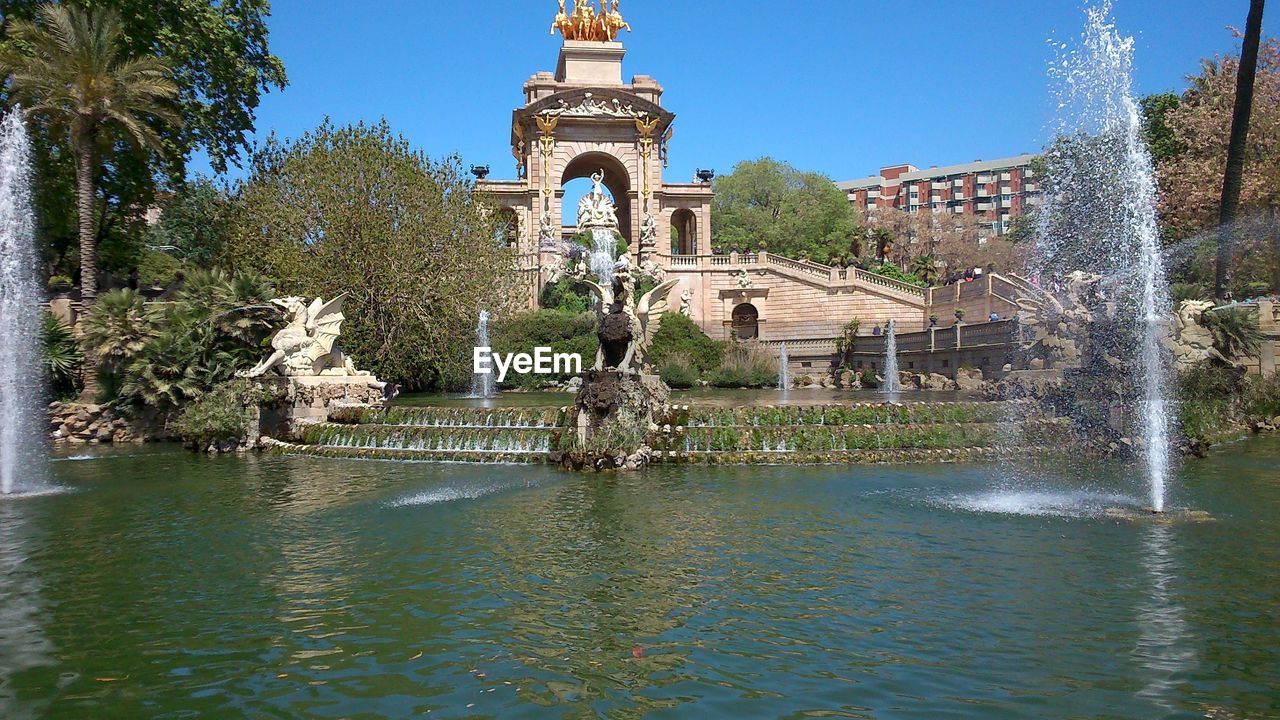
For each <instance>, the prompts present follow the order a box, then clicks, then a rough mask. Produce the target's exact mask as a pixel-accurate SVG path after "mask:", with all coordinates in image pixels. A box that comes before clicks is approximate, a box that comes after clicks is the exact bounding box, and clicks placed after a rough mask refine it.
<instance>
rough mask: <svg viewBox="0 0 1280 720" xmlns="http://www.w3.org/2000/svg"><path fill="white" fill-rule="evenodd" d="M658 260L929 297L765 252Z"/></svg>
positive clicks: (864, 274)
mask: <svg viewBox="0 0 1280 720" xmlns="http://www.w3.org/2000/svg"><path fill="white" fill-rule="evenodd" d="M657 258H658V260H659V262H660V263H662V264H663V265H665V266H666V267H668V268H670V269H672V270H677V271H683V270H697V269H713V268H714V269H718V270H725V269H729V268H743V267H759V266H765V267H772V268H778V269H781V270H785V271H789V272H792V273H797V274H801V275H805V276H808V277H811V278H814V279H818V280H825V281H826V282H827V283H828V284H831V285H835V284H840V285H848V284H850V283H852V284H861V285H874V286H876V287H879V288H884V289H887V290H893V291H896V292H899V293H903V294H905V295H911V296H914V297H916V298H919V299H921V300H924V299H925V297H926V290H925V288H922V287H919V286H917V285H912V284H911V283H908V282H903V281H901V280H896V279H894V278H891V277H886V276H884V275H878V274H876V273H873V272H869V271H867V270H861V269H858V268H853V267H850V268H837V267H832V266H830V265H823V264H821V263H816V262H813V261H812V260H793V259H791V258H788V257H783V256H781V255H774V254H772V253H768V252H763V251H761V252H758V253H729V254H728V255H663V254H660V253H659V254H657ZM735 271H736V270H735Z"/></svg>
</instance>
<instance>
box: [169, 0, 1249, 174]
mask: <svg viewBox="0 0 1280 720" xmlns="http://www.w3.org/2000/svg"><path fill="white" fill-rule="evenodd" d="M1083 7H1084V5H1083V3H1081V2H1079V1H1077V0H914V1H908V2H903V1H900V0H899V1H891V2H869V1H863V0H828V1H827V2H807V3H798V2H794V3H782V2H768V1H766V0H697V1H695V2H672V1H671V0H623V1H622V12H623V15H624V16H625V17H626V19H627V20H628V21H629V22H630V23H631V26H632V27H633V28H634V30H635V31H634V32H633V33H631V34H629V35H628V34H626V33H624V34H623V41H624V42H625V44H626V47H627V56H626V59H625V60H624V65H623V76H624V79H627V80H629V79H630V78H631V76H632V75H635V74H646V75H651V76H653V77H654V78H656V79H657V80H658V82H659V83H661V84H662V85H663V87H664V88H665V90H666V93H665V94H664V96H663V105H664V107H666V108H668V109H669V110H672V111H673V112H675V113H676V116H677V117H676V132H675V136H674V138H673V139H672V143H671V155H670V160H671V165H670V168H669V169H668V170H667V173H666V177H667V179H668V180H671V181H681V182H682V181H687V180H689V179H690V178H692V175H693V171H694V169H695V168H698V167H709V168H714V169H715V170H717V171H718V172H719V173H721V174H723V173H725V172H727V171H729V170H730V169H731V168H732V166H733V165H734V163H736V162H738V161H740V160H744V159H751V158H756V157H759V156H762V155H771V156H773V157H775V158H778V159H782V160H786V161H788V162H790V163H792V164H793V165H795V166H796V167H798V168H801V169H803V170H817V171H820V172H823V173H825V174H827V175H828V176H830V177H831V178H832V179H834V180H846V179H851V178H856V177H864V176H867V175H871V174H874V173H875V171H876V170H877V169H878V168H879V167H881V166H883V165H890V164H894V163H899V162H910V163H913V164H915V165H918V166H921V167H927V166H929V165H946V164H951V163H958V162H968V161H970V160H974V159H977V158H983V159H991V158H996V157H1002V156H1006V155H1014V154H1017V153H1020V152H1033V151H1036V150H1038V149H1039V148H1040V146H1041V145H1042V142H1043V139H1044V128H1045V126H1046V123H1047V121H1048V119H1049V113H1050V107H1049V103H1048V99H1047V98H1048V93H1047V90H1046V87H1047V86H1046V80H1045V68H1046V65H1047V63H1048V62H1049V61H1050V60H1051V59H1052V58H1053V57H1054V51H1053V49H1052V48H1051V46H1050V42H1051V41H1052V42H1062V41H1070V40H1072V39H1074V38H1076V37H1077V36H1078V35H1079V33H1080V31H1081V29H1082V27H1083V21H1084V13H1083ZM555 10H556V3H555V1H554V0H488V1H487V2H439V1H437V0H417V1H414V0H366V1H363V2H351V0H343V1H342V2H338V1H337V0H273V2H272V12H273V15H272V17H271V18H270V20H269V22H270V29H271V38H270V43H271V48H272V50H273V51H274V52H275V53H276V54H277V55H279V56H280V57H281V58H282V59H283V60H284V63H285V67H286V69H287V71H288V74H289V86H288V87H287V88H285V90H283V91H282V92H274V93H271V94H269V95H267V96H265V98H264V99H263V102H262V105H261V106H260V107H259V109H258V123H257V126H258V133H257V134H258V136H259V137H260V138H261V137H265V136H266V134H267V133H268V132H269V131H271V130H275V131H276V132H277V133H278V134H280V135H283V136H286V137H292V136H296V135H298V134H299V133H301V132H303V131H305V130H307V129H309V128H312V127H315V126H316V125H317V124H318V123H319V122H320V121H321V119H322V118H323V117H324V116H325V115H329V116H330V117H332V118H333V120H334V121H335V122H336V123H347V122H354V121H356V120H361V119H363V120H377V119H378V118H379V117H382V116H385V117H386V118H387V120H388V121H389V122H390V124H391V126H392V128H393V129H395V130H396V131H398V132H400V133H402V134H404V135H405V136H406V137H407V138H408V139H409V140H410V141H411V142H412V143H413V144H414V145H415V146H417V147H419V148H421V149H423V150H425V151H426V152H427V153H428V154H430V155H432V156H440V155H445V154H448V153H453V152H457V153H458V154H460V155H461V156H462V158H463V161H464V162H465V163H467V164H473V163H474V164H485V163H487V164H489V165H490V166H491V167H492V169H493V173H492V175H491V177H492V178H495V179H501V178H510V177H513V176H514V173H515V169H514V166H513V162H512V159H511V156H510V148H509V146H508V144H507V141H508V137H509V134H510V122H511V111H512V110H513V109H514V108H515V107H517V106H518V105H520V104H521V102H522V95H521V90H520V89H521V85H522V84H523V83H524V81H525V80H526V79H528V77H529V76H530V75H532V74H533V73H535V72H537V71H539V70H547V71H550V70H554V69H555V63H556V56H557V51H558V49H559V38H558V36H556V37H552V36H550V35H548V29H549V27H550V24H551V20H552V18H553V16H554V14H555ZM1247 11H1248V2H1247V0H1115V3H1114V9H1113V15H1114V17H1115V18H1116V21H1117V25H1118V27H1119V28H1120V30H1121V31H1122V32H1123V33H1125V34H1129V35H1134V36H1135V37H1136V48H1137V49H1136V60H1135V65H1136V69H1135V72H1136V77H1135V84H1136V87H1137V90H1138V92H1139V93H1140V94H1147V93H1152V92H1161V91H1166V90H1181V89H1182V88H1183V87H1184V86H1185V83H1184V78H1185V76H1186V75H1188V74H1191V73H1194V72H1195V71H1196V70H1197V68H1198V62H1199V59H1200V58H1202V57H1205V56H1212V55H1215V54H1222V53H1227V52H1235V51H1237V50H1238V41H1237V40H1236V39H1235V38H1234V37H1233V36H1232V34H1231V32H1230V30H1229V27H1228V26H1234V27H1243V25H1244V20H1245V15H1246V14H1247ZM1272 14H1274V13H1272ZM207 168H208V166H207V163H205V162H204V161H203V160H202V159H197V160H196V161H195V162H193V163H192V166H191V170H192V171H193V172H207ZM240 174H242V171H235V170H234V169H233V171H232V173H231V175H232V177H237V176H239V175H240Z"/></svg>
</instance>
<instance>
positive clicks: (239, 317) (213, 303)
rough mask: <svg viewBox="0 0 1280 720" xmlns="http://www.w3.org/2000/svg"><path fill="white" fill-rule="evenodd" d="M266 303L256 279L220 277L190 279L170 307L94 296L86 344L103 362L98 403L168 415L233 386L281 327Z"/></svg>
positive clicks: (120, 293)
mask: <svg viewBox="0 0 1280 720" xmlns="http://www.w3.org/2000/svg"><path fill="white" fill-rule="evenodd" d="M271 296H272V290H271V287H270V285H269V284H268V283H267V282H266V281H265V280H263V279H262V278H261V277H259V276H257V275H253V274H247V273H237V274H235V275H227V274H225V273H223V272H221V271H218V270H214V271H203V270H201V271H196V272H193V273H192V274H191V275H190V276H189V277H187V279H186V282H185V284H184V285H183V287H182V288H181V289H180V290H179V291H178V292H177V293H175V294H174V297H173V300H172V301H170V302H155V303H146V302H144V301H143V298H142V297H141V296H140V295H138V294H137V293H136V292H134V291H132V290H117V291H112V292H109V293H105V294H103V295H101V296H99V297H98V302H97V303H96V304H95V305H94V307H93V310H92V311H91V312H90V313H89V316H88V317H87V318H86V319H85V342H86V343H87V344H88V346H89V347H90V348H92V349H93V351H94V352H96V353H97V355H98V357H99V358H100V359H101V365H100V366H99V372H100V374H101V375H102V376H103V379H102V391H103V396H104V398H105V399H106V400H109V401H119V402H121V403H123V404H125V405H126V406H128V407H130V408H132V409H141V408H150V409H153V410H155V411H157V412H158V413H159V414H160V415H167V414H170V413H173V412H175V411H176V410H177V409H178V408H179V407H181V406H182V405H184V404H185V403H187V402H189V401H191V400H193V399H195V398H198V397H199V396H200V395H202V394H204V393H205V392H208V391H209V389H211V388H212V387H214V386H215V385H218V384H219V383H222V382H224V381H226V380H229V379H231V378H232V377H233V376H234V375H235V373H236V371H238V370H243V369H246V368H248V367H250V366H251V365H253V363H255V362H257V361H258V360H259V359H260V356H261V354H262V352H263V347H264V345H265V341H266V339H267V338H268V337H269V336H270V334H271V332H272V331H273V330H274V329H275V327H276V326H277V325H278V323H279V322H280V320H281V317H280V313H279V310H278V308H276V307H274V306H272V305H269V304H267V300H268V299H270V298H271Z"/></svg>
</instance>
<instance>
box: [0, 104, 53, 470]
mask: <svg viewBox="0 0 1280 720" xmlns="http://www.w3.org/2000/svg"><path fill="white" fill-rule="evenodd" d="M0 338H3V342H0V493H3V494H5V495H8V494H12V493H17V492H27V491H31V490H34V489H38V488H39V487H40V485H42V484H43V478H42V477H41V474H42V473H41V469H42V468H43V465H44V443H43V442H41V437H40V427H39V414H40V407H41V405H42V403H41V397H42V396H43V394H44V383H43V377H42V376H41V372H40V363H39V360H40V352H39V348H38V344H39V342H40V341H39V338H40V293H39V289H38V286H37V285H36V251H35V238H34V232H33V223H32V213H31V145H30V142H29V141H28V139H27V130H26V126H25V125H24V124H23V122H22V111H21V109H20V108H15V109H14V110H13V111H12V112H10V113H9V114H8V115H7V116H5V118H4V120H3V123H0Z"/></svg>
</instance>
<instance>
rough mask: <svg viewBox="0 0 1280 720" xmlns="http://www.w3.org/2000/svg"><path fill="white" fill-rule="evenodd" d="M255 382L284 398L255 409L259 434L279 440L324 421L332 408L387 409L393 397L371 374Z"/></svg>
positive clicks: (284, 378)
mask: <svg viewBox="0 0 1280 720" xmlns="http://www.w3.org/2000/svg"><path fill="white" fill-rule="evenodd" d="M257 382H258V383H259V384H261V385H262V386H263V387H267V388H271V389H273V390H275V391H277V395H278V397H281V398H283V399H282V400H281V401H280V402H278V403H276V404H274V405H271V406H268V407H261V408H259V409H258V415H259V417H258V426H259V428H258V430H259V431H258V435H267V436H270V437H274V438H278V439H279V438H285V439H287V438H291V437H293V436H294V435H295V434H296V432H297V429H298V427H299V426H300V425H306V424H309V423H318V422H325V421H327V420H328V419H329V414H330V412H331V411H332V410H334V409H335V408H342V407H353V406H365V407H386V406H387V405H389V404H390V403H391V399H392V397H394V395H395V392H394V390H393V388H392V386H390V385H388V384H387V383H384V382H382V381H380V380H378V378H376V377H374V376H373V375H313V376H302V377H278V376H277V377H260V378H257Z"/></svg>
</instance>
